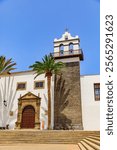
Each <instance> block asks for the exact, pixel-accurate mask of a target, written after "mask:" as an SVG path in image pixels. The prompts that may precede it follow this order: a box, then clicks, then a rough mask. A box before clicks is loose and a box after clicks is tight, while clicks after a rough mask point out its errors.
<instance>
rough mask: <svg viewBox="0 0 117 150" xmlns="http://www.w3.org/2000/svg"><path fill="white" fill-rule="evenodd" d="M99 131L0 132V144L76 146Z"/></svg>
mask: <svg viewBox="0 0 117 150" xmlns="http://www.w3.org/2000/svg"><path fill="white" fill-rule="evenodd" d="M99 134H100V133H99V131H67V130H66V131H60V130H59V131H58V130H57V131H55V130H53V131H52V130H51V131H39V130H37V131H32V130H31V131H30V130H27V131H26V130H23V131H22V130H21V131H20V130H18V131H17V130H14V131H0V144H14V143H17V144H18V143H32V144H33V143H35V144H36V143H37V144H49V143H50V144H52V143H54V144H77V143H78V142H80V141H81V140H82V139H84V138H86V137H89V136H95V135H99Z"/></svg>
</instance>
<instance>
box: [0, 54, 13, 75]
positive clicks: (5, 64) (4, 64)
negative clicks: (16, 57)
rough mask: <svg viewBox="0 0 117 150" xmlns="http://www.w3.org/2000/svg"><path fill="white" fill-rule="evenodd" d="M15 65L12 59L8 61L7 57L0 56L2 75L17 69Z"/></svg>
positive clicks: (0, 72) (0, 71)
mask: <svg viewBox="0 0 117 150" xmlns="http://www.w3.org/2000/svg"><path fill="white" fill-rule="evenodd" d="M15 65H16V63H14V62H13V61H12V58H10V59H6V57H5V56H0V74H3V73H9V72H10V71H12V70H14V69H15V68H13V67H14V66H15Z"/></svg>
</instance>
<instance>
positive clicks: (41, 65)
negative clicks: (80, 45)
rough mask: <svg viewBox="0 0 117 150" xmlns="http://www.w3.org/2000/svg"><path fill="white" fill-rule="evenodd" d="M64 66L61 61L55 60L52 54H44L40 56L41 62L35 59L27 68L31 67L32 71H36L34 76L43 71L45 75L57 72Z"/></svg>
mask: <svg viewBox="0 0 117 150" xmlns="http://www.w3.org/2000/svg"><path fill="white" fill-rule="evenodd" d="M63 67H64V64H63V63H62V62H57V63H56V62H55V60H54V58H53V57H52V55H45V56H44V58H42V62H40V61H36V62H35V63H34V64H33V65H31V66H30V67H29V68H32V70H33V71H35V73H36V77H37V76H38V75H40V74H43V73H45V76H46V75H47V74H48V73H50V74H59V73H60V70H61V69H62V68H63Z"/></svg>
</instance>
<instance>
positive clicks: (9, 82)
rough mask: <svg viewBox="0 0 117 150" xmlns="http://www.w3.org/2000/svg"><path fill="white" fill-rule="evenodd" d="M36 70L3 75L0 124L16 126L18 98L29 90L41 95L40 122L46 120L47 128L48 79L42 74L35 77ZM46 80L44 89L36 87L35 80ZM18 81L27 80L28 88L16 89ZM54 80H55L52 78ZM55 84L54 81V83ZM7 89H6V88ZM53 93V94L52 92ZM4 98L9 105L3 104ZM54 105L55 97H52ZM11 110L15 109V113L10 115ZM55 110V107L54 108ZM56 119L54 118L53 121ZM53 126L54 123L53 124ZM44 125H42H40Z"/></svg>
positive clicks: (1, 80) (0, 90)
mask: <svg viewBox="0 0 117 150" xmlns="http://www.w3.org/2000/svg"><path fill="white" fill-rule="evenodd" d="M34 77H35V75H34V72H20V73H13V74H11V75H10V79H9V77H8V76H7V77H1V79H0V126H5V124H9V127H10V128H11V129H13V128H14V127H15V122H16V121H17V112H18V98H20V96H23V95H24V94H26V93H28V92H32V93H33V94H35V95H36V96H38V94H39V95H40V97H41V108H40V122H42V121H44V122H45V129H46V128H47V115H45V110H47V108H48V107H47V106H48V104H47V102H48V98H47V79H46V78H45V75H44V74H42V75H40V76H38V77H37V78H36V79H34ZM39 80H45V87H44V89H34V81H39ZM17 82H27V86H26V90H18V91H17V90H16V87H17ZM52 82H53V80H52ZM52 86H53V83H52ZM5 89H6V90H5ZM52 95H53V94H52ZM4 99H5V100H6V101H7V104H8V106H7V107H5V106H4V105H3V101H4ZM52 105H53V97H52ZM9 111H13V112H14V115H13V116H9ZM52 112H53V108H52ZM53 122H54V121H53V120H52V123H53ZM52 126H53V124H52ZM40 127H42V125H41V126H40Z"/></svg>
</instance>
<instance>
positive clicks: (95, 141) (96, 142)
mask: <svg viewBox="0 0 117 150" xmlns="http://www.w3.org/2000/svg"><path fill="white" fill-rule="evenodd" d="M86 139H87V140H88V141H90V142H92V143H94V144H97V145H99V146H100V140H95V139H92V138H89V137H88V138H86Z"/></svg>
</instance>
